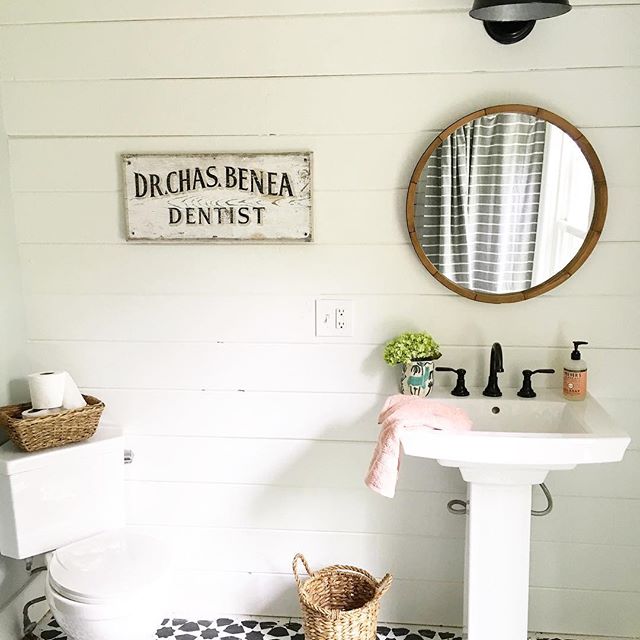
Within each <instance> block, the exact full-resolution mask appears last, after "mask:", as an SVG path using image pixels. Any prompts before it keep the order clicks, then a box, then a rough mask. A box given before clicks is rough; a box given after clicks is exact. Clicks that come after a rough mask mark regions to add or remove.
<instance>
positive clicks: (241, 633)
mask: <svg viewBox="0 0 640 640" xmlns="http://www.w3.org/2000/svg"><path fill="white" fill-rule="evenodd" d="M35 636H36V638H38V640H70V639H67V636H66V635H65V634H64V633H63V632H62V630H61V629H60V627H59V626H58V623H57V622H56V621H55V620H54V619H53V617H52V616H51V615H47V616H46V617H45V618H44V620H43V621H42V623H41V624H40V626H39V627H38V629H37V630H36V632H35ZM160 638H170V639H171V640H200V639H201V638H202V639H204V640H207V639H213V638H219V639H220V640H227V639H228V640H304V633H303V630H302V624H301V623H300V620H297V619H293V618H284V619H280V620H278V619H275V618H273V619H268V620H267V619H265V618H262V619H260V620H250V619H241V618H237V619H232V618H217V619H211V620H186V619H184V618H171V619H169V618H167V619H166V620H163V621H162V624H161V625H160V627H159V628H158V630H157V631H156V633H155V636H154V637H152V638H150V639H149V640H156V639H160ZM378 639H379V640H461V635H460V629H442V628H434V629H423V628H420V627H416V626H402V625H389V626H387V625H384V624H381V625H379V626H378ZM531 640H561V639H560V638H558V637H555V636H548V635H544V634H536V635H535V636H534V637H532V639H531ZM564 640H569V639H568V638H565V639H564ZM594 640H595V639H594Z"/></svg>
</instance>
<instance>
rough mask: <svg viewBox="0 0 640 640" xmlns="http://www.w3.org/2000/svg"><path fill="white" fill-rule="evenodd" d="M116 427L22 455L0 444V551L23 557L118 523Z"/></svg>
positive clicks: (120, 467) (120, 481)
mask: <svg viewBox="0 0 640 640" xmlns="http://www.w3.org/2000/svg"><path fill="white" fill-rule="evenodd" d="M123 456H124V441H123V436H122V430H121V429H119V428H115V427H104V426H101V427H99V429H98V431H97V432H96V434H95V435H94V436H93V437H92V438H90V439H89V440H86V441H84V442H79V443H77V444H72V445H68V446H66V447H58V448H55V449H46V450H44V451H37V452H35V453H25V452H23V451H21V450H20V449H18V448H17V447H16V446H15V445H14V444H13V443H11V442H7V443H5V444H3V445H2V446H0V554H2V555H4V556H9V557H10V558H28V557H30V556H35V555H38V554H40V553H45V552H47V551H52V550H53V549H57V548H59V547H62V546H64V545H66V544H69V543H71V542H75V541H76V540H80V539H82V538H86V537H88V536H90V535H93V534H95V533H99V532H100V531H104V530H106V529H112V528H115V527H121V526H123V524H124V458H123Z"/></svg>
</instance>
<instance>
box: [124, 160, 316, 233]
mask: <svg viewBox="0 0 640 640" xmlns="http://www.w3.org/2000/svg"><path fill="white" fill-rule="evenodd" d="M123 164H124V179H125V206H126V215H127V239H128V240H147V241H149V240H158V241H172V240H209V241H215V240H223V241H260V240H266V241H272V242H273V241H293V240H298V241H303V242H304V241H306V242H309V241H310V240H311V239H312V227H311V153H306V152H305V153H273V154H233V153H211V154H176V155H142V154H136V155H124V156H123Z"/></svg>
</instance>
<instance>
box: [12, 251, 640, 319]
mask: <svg viewBox="0 0 640 640" xmlns="http://www.w3.org/2000/svg"><path fill="white" fill-rule="evenodd" d="M20 253H21V256H22V260H23V263H22V269H23V278H24V291H25V293H27V294H33V293H74V292H75V293H78V294H81V293H91V292H94V291H100V292H101V293H103V294H132V293H136V294H137V293H146V294H153V295H155V294H164V295H170V294H179V295H184V294H207V293H210V294H214V293H215V294H218V295H234V294H239V293H241V294H245V295H246V294H279V295H282V294H290V295H309V293H312V294H315V295H317V296H319V295H347V294H348V295H357V294H394V295H398V294H403V295H412V294H442V293H444V291H445V290H444V287H443V286H442V285H441V284H439V283H438V282H437V281H436V280H435V279H434V278H432V277H431V276H430V275H429V273H428V272H427V271H426V269H425V268H424V267H423V266H422V264H421V263H420V261H419V260H418V258H417V256H416V254H415V252H414V251H413V249H412V248H411V247H408V246H403V245H388V246H381V245H379V246H375V245H371V246H361V245H356V246H346V245H345V246H322V245H307V246H303V247H300V246H282V245H280V246H279V245H260V246H256V245H216V246H211V245H206V244H204V245H203V244H200V245H180V246H176V245H169V246H167V245H158V244H153V245H138V244H136V245H23V246H22V247H21V251H20ZM249 257H250V258H249ZM614 257H615V258H614ZM639 257H640V244H638V243H633V242H630V243H604V242H602V243H600V244H599V245H598V246H597V247H596V249H595V251H594V252H593V254H592V255H591V256H590V258H589V259H588V260H587V262H586V263H585V264H584V265H583V266H582V267H581V268H580V270H579V271H578V272H577V273H576V274H574V275H573V277H571V278H570V279H569V280H567V281H566V282H565V283H563V284H562V285H560V287H558V288H556V289H554V290H553V292H552V294H551V295H560V294H562V295H605V296H615V295H617V296H620V295H630V296H636V295H638V294H640V280H638V278H636V277H635V265H636V264H637V261H638V258H639ZM87 265H91V269H90V270H89V269H86V266H87ZM258 276H259V277H258ZM479 304H480V303H477V302H473V301H466V305H467V308H468V309H469V311H470V312H474V311H475V310H476V307H477V305H479ZM622 321H623V322H624V323H625V324H626V323H628V322H630V321H631V320H630V319H627V318H623V319H622Z"/></svg>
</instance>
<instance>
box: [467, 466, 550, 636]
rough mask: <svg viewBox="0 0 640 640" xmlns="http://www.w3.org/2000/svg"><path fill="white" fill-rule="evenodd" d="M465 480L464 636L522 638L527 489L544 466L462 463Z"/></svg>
mask: <svg viewBox="0 0 640 640" xmlns="http://www.w3.org/2000/svg"><path fill="white" fill-rule="evenodd" d="M460 471H461V473H462V477H463V478H464V479H465V480H466V481H467V482H468V483H469V511H468V516H467V541H466V563H465V573H466V575H465V630H466V632H467V637H468V640H526V639H527V622H528V608H529V553H530V538H531V488H532V485H534V484H540V483H542V482H544V479H545V477H546V475H547V471H546V470H540V469H531V470H528V469H513V468H504V469H500V468H497V467H495V466H494V467H491V468H490V467H482V466H478V467H463V468H461V469H460Z"/></svg>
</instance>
